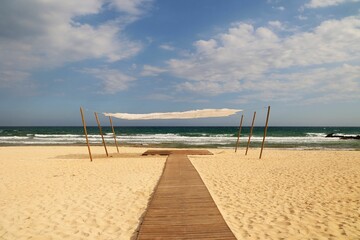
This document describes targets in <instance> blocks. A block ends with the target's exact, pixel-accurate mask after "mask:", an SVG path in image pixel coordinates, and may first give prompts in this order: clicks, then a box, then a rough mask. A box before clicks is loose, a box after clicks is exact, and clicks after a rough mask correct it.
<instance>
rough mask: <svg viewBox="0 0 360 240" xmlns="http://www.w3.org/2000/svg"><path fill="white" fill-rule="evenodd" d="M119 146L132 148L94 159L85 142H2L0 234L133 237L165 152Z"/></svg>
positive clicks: (14, 236) (8, 236) (15, 236)
mask: <svg viewBox="0 0 360 240" xmlns="http://www.w3.org/2000/svg"><path fill="white" fill-rule="evenodd" d="M92 150H93V152H94V153H95V154H96V153H98V154H99V153H103V149H102V148H101V147H94V148H92ZM110 151H112V152H114V151H116V150H114V149H110ZM121 151H122V152H126V153H133V154H128V156H127V157H125V158H124V157H123V158H107V159H105V158H99V156H98V155H97V156H95V157H96V158H95V159H94V161H93V162H90V161H89V160H88V159H87V156H86V154H87V149H86V147H1V148H0V239H11V240H14V239H130V238H131V236H132V235H133V234H134V232H135V231H136V229H137V227H138V225H139V219H140V218H141V216H142V214H143V213H144V211H145V209H146V207H147V204H148V199H149V197H150V195H151V193H152V192H153V189H154V187H155V186H156V184H157V181H158V180H159V177H160V175H161V173H162V170H163V166H164V162H165V159H166V157H159V156H157V157H140V156H139V154H140V153H142V152H144V151H145V149H141V148H132V149H130V148H121ZM79 154H80V155H79Z"/></svg>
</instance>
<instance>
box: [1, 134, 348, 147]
mask: <svg viewBox="0 0 360 240" xmlns="http://www.w3.org/2000/svg"><path fill="white" fill-rule="evenodd" d="M344 135H346V134H344ZM325 136H326V133H316V132H308V133H306V136H268V137H267V138H266V142H267V143H268V144H273V145H280V146H281V145H293V146H299V147H301V146H305V147H306V146H312V145H314V144H315V145H316V144H333V145H334V144H338V143H339V144H343V143H344V141H343V140H341V139H339V138H326V137H325ZM346 136H352V134H347V135H346ZM88 139H89V141H90V143H91V144H101V142H102V138H101V136H100V134H90V135H88ZM104 139H105V141H106V142H108V143H110V144H113V143H114V138H113V134H112V133H106V134H105V135H104ZM116 139H117V141H118V143H119V144H136V145H137V144H140V145H153V144H180V145H190V146H191V145H193V146H206V145H216V146H230V145H234V144H235V142H236V139H237V136H236V135H234V134H229V133H224V134H202V133H201V134H196V135H189V134H180V133H157V134H132V135H127V134H120V135H117V138H116ZM262 140H263V136H261V135H254V136H252V138H251V142H252V143H255V144H257V145H259V143H261V142H262ZM247 141H248V136H246V135H243V136H241V138H240V143H241V144H244V143H247ZM85 142H86V141H85V135H83V134H37V133H35V134H27V135H26V136H0V144H3V145H4V144H5V145H7V144H9V145H16V144H20V145H43V144H49V145H57V144H85Z"/></svg>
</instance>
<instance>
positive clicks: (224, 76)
mask: <svg viewBox="0 0 360 240" xmlns="http://www.w3.org/2000/svg"><path fill="white" fill-rule="evenodd" d="M269 25H270V26H272V28H274V27H278V28H279V27H281V26H282V24H281V23H280V22H270V23H269ZM359 26H360V18H359V17H347V18H344V19H341V20H328V21H324V22H322V23H321V24H320V25H319V26H318V27H316V28H315V29H313V30H311V31H307V32H295V33H292V34H290V35H287V36H281V35H277V34H276V33H275V32H273V31H272V30H271V29H270V28H267V27H259V28H255V27H254V26H252V25H250V24H246V23H238V24H237V25H236V26H233V27H231V28H230V29H229V30H228V31H227V32H226V33H223V34H221V35H218V36H217V37H215V38H212V39H209V40H199V41H197V42H195V43H194V46H195V48H196V51H195V52H193V53H192V54H191V55H189V57H186V58H182V59H171V60H169V61H168V68H169V71H170V73H172V74H173V75H175V76H176V77H179V78H183V79H184V80H185V81H184V82H183V83H181V84H179V85H178V89H180V90H187V91H194V92H200V93H204V94H213V95H216V94H221V93H226V92H238V93H239V92H245V90H246V91H247V92H252V93H253V94H254V95H257V96H258V95H259V93H261V94H262V96H267V97H268V98H271V99H275V98H278V99H279V100H280V99H289V98H291V97H294V98H293V99H295V96H297V98H301V97H302V96H304V95H305V94H306V92H313V91H316V92H317V93H319V94H321V95H326V94H327V93H330V92H331V93H335V92H337V93H338V94H340V95H343V96H346V97H353V98H354V97H356V96H360V94H359V90H357V92H356V93H357V95H356V94H353V93H352V92H351V90H352V89H360V86H359V78H360V74H359V73H360V71H358V70H359V63H360V28H359ZM344 63H352V64H348V65H346V64H345V65H344ZM275 73H277V74H275ZM302 74H303V75H302ZM334 76H335V77H334ZM326 79H332V80H334V81H335V80H336V81H335V82H337V84H335V83H334V82H329V81H327V80H326ZM344 86H346V87H345V88H344ZM345 89H346V90H345ZM267 91H270V92H271V94H265V93H266V92H267ZM290 93H291V94H290ZM289 94H290V95H289Z"/></svg>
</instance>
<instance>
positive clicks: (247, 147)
mask: <svg viewBox="0 0 360 240" xmlns="http://www.w3.org/2000/svg"><path fill="white" fill-rule="evenodd" d="M255 116H256V112H254V116H253V120H252V124H251V129H250V134H249V139H248V143H247V146H246V152H245V155H247V153H248V149H249V146H250V139H251V136H252V132H253V129H254V122H255Z"/></svg>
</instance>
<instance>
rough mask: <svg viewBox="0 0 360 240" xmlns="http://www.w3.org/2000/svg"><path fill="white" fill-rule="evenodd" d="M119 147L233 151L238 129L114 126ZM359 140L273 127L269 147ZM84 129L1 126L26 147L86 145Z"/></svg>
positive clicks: (244, 138) (338, 132)
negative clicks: (225, 149)
mask: <svg viewBox="0 0 360 240" xmlns="http://www.w3.org/2000/svg"><path fill="white" fill-rule="evenodd" d="M114 128H115V133H116V139H117V142H118V145H119V146H122V145H125V146H149V147H182V148H192V147H196V148H209V147H211V148H233V147H235V144H236V141H237V135H238V130H239V128H238V127H119V126H117V127H114ZM87 131H88V136H89V141H90V144H92V145H101V144H102V139H101V135H100V134H99V129H98V128H97V127H87ZM102 131H103V133H104V138H105V141H106V143H107V144H109V145H114V142H115V141H114V136H113V133H112V130H111V128H110V127H103V128H102ZM249 134H250V127H243V128H242V131H241V137H240V140H239V147H246V145H247V142H248V139H249ZM328 134H334V135H335V136H347V137H355V136H357V135H360V127H269V128H268V130H267V136H266V141H265V147H268V148H296V149H345V150H360V140H359V139H340V137H333V138H328V137H326V136H327V135H328ZM263 136H264V127H254V129H253V135H252V137H251V141H250V147H260V146H261V143H262V140H263ZM85 144H86V140H85V135H84V128H83V127H0V146H23V145H35V146H36V145H37V146H38V145H85Z"/></svg>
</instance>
